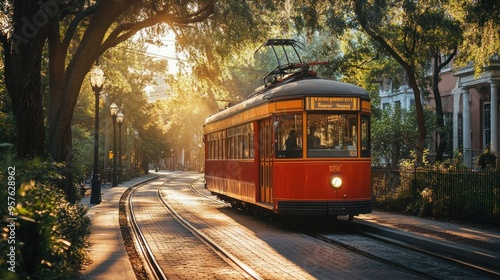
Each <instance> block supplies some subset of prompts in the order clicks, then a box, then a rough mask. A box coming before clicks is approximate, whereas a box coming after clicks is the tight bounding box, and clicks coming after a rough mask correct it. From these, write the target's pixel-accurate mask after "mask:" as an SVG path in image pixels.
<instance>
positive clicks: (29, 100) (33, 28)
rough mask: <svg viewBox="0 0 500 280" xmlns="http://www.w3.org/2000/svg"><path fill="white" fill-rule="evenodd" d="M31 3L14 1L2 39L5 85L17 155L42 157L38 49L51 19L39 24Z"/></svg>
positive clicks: (42, 124) (42, 136)
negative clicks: (9, 32)
mask: <svg viewBox="0 0 500 280" xmlns="http://www.w3.org/2000/svg"><path fill="white" fill-rule="evenodd" d="M39 8H40V7H39V5H38V4H37V3H36V2H35V1H15V2H14V14H13V22H14V30H13V35H12V36H11V37H10V38H8V39H7V38H6V37H3V38H2V46H3V53H4V61H5V85H6V88H7V91H8V93H9V96H10V98H11V100H12V107H13V114H14V119H15V122H16V129H17V143H16V147H17V156H19V157H21V158H35V157H43V155H44V140H45V126H44V114H43V103H42V92H41V76H40V70H41V59H42V49H43V46H44V44H45V40H46V38H47V29H48V26H50V24H51V20H49V19H47V22H45V21H41V19H40V18H39V17H36V16H35V15H37V13H39V12H40V10H39Z"/></svg>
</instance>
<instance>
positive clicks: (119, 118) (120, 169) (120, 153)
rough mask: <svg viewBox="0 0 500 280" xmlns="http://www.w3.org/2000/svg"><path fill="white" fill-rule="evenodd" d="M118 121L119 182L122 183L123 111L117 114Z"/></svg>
mask: <svg viewBox="0 0 500 280" xmlns="http://www.w3.org/2000/svg"><path fill="white" fill-rule="evenodd" d="M116 121H117V122H118V182H119V183H120V184H121V183H122V124H123V113H122V112H119V113H118V115H117V116H116Z"/></svg>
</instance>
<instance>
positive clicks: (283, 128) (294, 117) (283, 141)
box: [274, 114, 303, 158]
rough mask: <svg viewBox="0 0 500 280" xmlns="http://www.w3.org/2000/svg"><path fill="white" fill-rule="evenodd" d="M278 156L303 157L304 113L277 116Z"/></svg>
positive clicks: (275, 126) (275, 125) (275, 127)
mask: <svg viewBox="0 0 500 280" xmlns="http://www.w3.org/2000/svg"><path fill="white" fill-rule="evenodd" d="M274 129H275V133H276V157H278V158H301V157H302V142H303V141H302V114H291V115H280V116H276V122H275V124H274Z"/></svg>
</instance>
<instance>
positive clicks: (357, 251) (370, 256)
mask: <svg viewBox="0 0 500 280" xmlns="http://www.w3.org/2000/svg"><path fill="white" fill-rule="evenodd" d="M307 235H309V236H311V237H313V238H315V239H318V240H321V241H323V242H325V243H328V244H330V245H334V246H336V247H338V248H341V249H343V250H345V251H349V252H352V253H355V254H357V255H361V256H363V257H365V258H368V259H371V260H374V261H377V262H380V263H383V264H385V265H388V266H391V267H393V268H395V269H398V270H400V271H404V272H407V273H410V274H414V275H417V276H419V277H423V278H425V279H433V280H439V279H441V277H435V276H433V275H430V274H428V273H425V272H421V271H418V270H415V269H412V268H410V267H407V266H404V265H401V264H399V263H396V262H393V261H390V260H387V259H384V258H382V257H378V256H375V255H373V254H371V253H368V252H365V251H363V250H360V249H358V248H355V247H353V246H350V245H347V244H345V243H342V242H338V241H335V240H333V239H331V238H328V237H325V236H322V235H319V234H307Z"/></svg>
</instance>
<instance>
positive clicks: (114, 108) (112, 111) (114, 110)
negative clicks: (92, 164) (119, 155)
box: [109, 102, 118, 187]
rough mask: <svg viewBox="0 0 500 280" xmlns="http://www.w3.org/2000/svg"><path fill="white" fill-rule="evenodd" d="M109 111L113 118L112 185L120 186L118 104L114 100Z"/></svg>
mask: <svg viewBox="0 0 500 280" xmlns="http://www.w3.org/2000/svg"><path fill="white" fill-rule="evenodd" d="M109 113H110V114H111V118H112V119H113V172H112V174H111V186H112V187H116V186H118V184H117V182H116V117H117V115H118V106H116V104H115V103H114V102H113V104H111V106H109Z"/></svg>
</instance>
